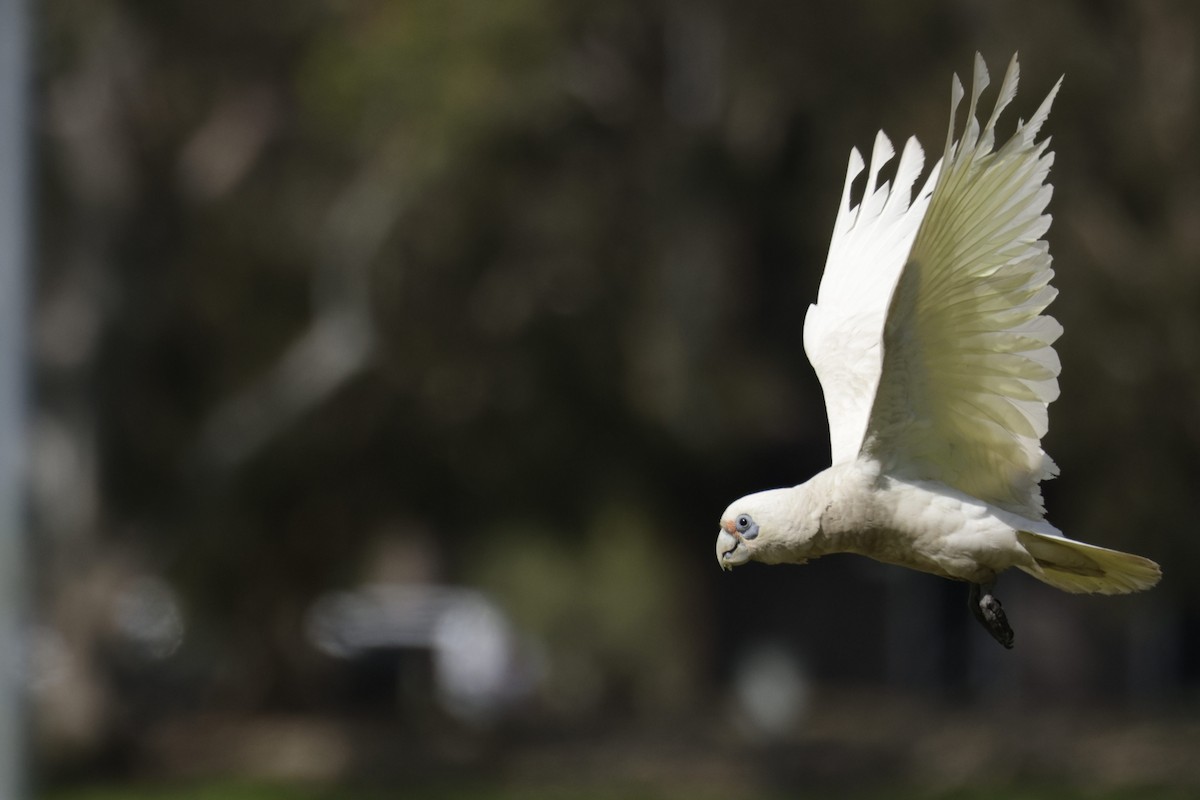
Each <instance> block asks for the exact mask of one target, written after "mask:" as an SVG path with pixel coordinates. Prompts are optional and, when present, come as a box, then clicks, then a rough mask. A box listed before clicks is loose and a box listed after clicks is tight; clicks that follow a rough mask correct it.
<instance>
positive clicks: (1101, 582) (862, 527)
mask: <svg viewBox="0 0 1200 800" xmlns="http://www.w3.org/2000/svg"><path fill="white" fill-rule="evenodd" d="M1018 74H1019V68H1018V66H1017V59H1016V57H1015V56H1014V57H1013V59H1012V62H1011V63H1010V64H1009V67H1008V72H1007V73H1006V74H1005V76H1004V81H1003V83H1002V84H1001V86H1000V92H999V96H998V97H997V98H996V104H995V107H994V108H993V110H992V113H991V115H990V116H989V117H988V118H987V122H986V124H984V125H983V126H982V127H981V126H980V124H979V122H978V121H977V120H976V118H975V114H976V107H977V105H978V103H979V96H980V94H981V93H982V92H983V91H984V89H985V88H986V87H987V85H988V72H987V67H986V66H985V65H984V63H983V59H982V58H981V57H980V56H978V55H976V59H975V75H974V80H973V81H972V87H971V101H970V107H969V110H968V113H967V125H966V131H965V132H964V133H963V136H962V138H961V139H960V140H958V141H955V138H954V130H955V125H954V117H955V112H956V111H957V109H958V105H959V102H960V101H961V100H962V98H963V88H962V84H961V82H960V81H959V80H958V76H957V75H955V76H954V79H953V82H952V86H951V101H950V130H949V133H948V134H947V136H946V146H945V152H944V154H943V156H942V159H941V161H939V162H938V164H937V165H935V166H934V168H933V170H932V173H931V174H930V176H929V178H928V179H927V180H926V181H925V184H924V186H923V187H922V188H921V189H920V190H919V191H918V192H917V193H916V196H913V194H912V190H913V186H914V185H915V182H916V180H917V178H918V176H919V175H920V173H921V171H922V167H923V165H924V154H923V152H922V150H921V147H920V145H919V144H917V141H916V139H913V138H910V139H909V140H908V141H907V142H906V143H905V145H904V152H903V153H901V155H900V162H899V164H898V165H897V166H896V171H895V178H894V180H893V181H892V182H891V183H890V184H889V183H888V182H884V183H883V184H882V185H880V184H879V183H878V182H877V178H878V175H879V171H880V169H881V168H882V167H883V166H884V164H886V163H888V161H890V160H891V158H892V157H893V155H894V154H895V151H894V150H893V149H892V144H891V142H890V141H889V140H888V138H887V136H885V135H884V134H883V133H882V132H880V133H879V134H878V135H877V136H876V138H875V146H874V149H873V151H872V153H871V166H870V169H869V170H868V172H867V181H866V188H865V190H864V191H863V195H862V199H861V201H860V202H859V203H858V205H852V204H851V199H850V193H851V189H850V187H851V184H852V182H853V181H854V179H855V177H856V176H857V175H858V174H859V173H860V172H861V171H862V169H863V166H864V165H863V159H862V156H861V155H860V154H859V152H858V150H852V151H851V152H850V167H849V170H848V173H847V175H846V186H845V188H844V189H843V190H842V200H841V207H840V208H839V210H838V215H837V220H836V222H835V223H834V226H833V240H832V242H831V243H830V246H829V257H828V260H827V261H826V263H825V274H824V276H823V277H822V278H821V286H820V289H819V291H818V294H817V302H816V304H815V305H812V306H810V307H809V309H808V315H807V317H806V318H805V321H804V349H805V351H806V352H807V353H808V358H809V361H811V362H812V365H813V367H814V368H815V369H816V372H817V377H818V378H820V381H821V388H822V389H823V390H824V394H825V407H826V410H827V411H828V413H829V429H830V440H831V444H832V454H833V465H832V466H831V467H829V468H828V469H826V470H825V471H824V472H821V473H819V474H818V475H816V476H815V477H813V478H812V479H811V480H809V481H808V482H806V483H803V484H800V485H799V486H793V487H790V488H784V489H771V490H768V491H764V492H758V493H756V494H751V495H748V496H746V497H743V498H741V499H740V500H737V501H735V502H734V503H732V504H731V505H730V506H729V508H727V509H726V510H725V513H724V515H723V516H722V517H721V529H720V532H719V533H718V535H717V561H718V562H719V563H720V565H721V567H722V568H725V569H730V568H732V567H735V566H737V565H739V564H744V563H746V562H747V561H762V562H765V563H767V564H779V563H797V564H802V563H804V562H805V561H809V560H811V559H814V558H817V557H819V556H823V555H826V554H829V553H858V554H860V555H864V556H869V557H871V558H873V559H876V560H878V561H883V562H886V563H889V564H897V565H900V566H903V567H909V568H911V569H917V570H922V571H924V572H931V573H933V574H934V575H941V576H942V577H945V578H952V579H956V580H961V581H967V582H968V583H969V584H970V585H971V591H970V604H971V610H972V612H973V613H974V614H975V616H976V617H977V618H978V619H979V621H980V622H981V623H982V624H983V625H984V627H986V628H987V630H988V631H989V632H990V633H991V635H992V636H993V637H995V639H996V640H997V641H999V642H1000V643H1001V644H1002V645H1004V646H1005V647H1011V646H1012V640H1013V632H1012V628H1011V627H1010V626H1009V624H1008V620H1007V619H1006V617H1005V615H1004V610H1003V609H1002V608H1001V605H1000V603H999V601H998V600H997V599H996V598H995V597H994V595H993V588H994V584H995V581H996V576H997V575H998V574H999V573H1001V572H1003V571H1004V570H1006V569H1008V568H1010V567H1017V568H1018V569H1021V570H1023V571H1025V572H1027V573H1029V574H1030V575H1032V576H1034V577H1035V578H1037V579H1038V580H1041V581H1044V582H1045V583H1048V584H1050V585H1051V586H1054V587H1057V588H1059V589H1063V590H1065V591H1068V592H1099V593H1101V594H1122V593H1126V592H1135V591H1140V590H1142V589H1148V588H1150V587H1151V586H1154V585H1155V584H1156V583H1157V582H1158V579H1159V577H1160V576H1161V571H1160V570H1159V567H1158V565H1157V564H1155V563H1154V562H1153V561H1150V560H1149V559H1145V558H1142V557H1141V556H1136V555H1131V554H1129V553H1122V552H1118V551H1116V550H1109V549H1106V548H1103V547H1097V546H1095V545H1090V544H1085V543H1083V542H1077V541H1074V540H1072V539H1068V538H1066V537H1065V536H1064V535H1063V534H1062V532H1061V531H1059V530H1058V529H1057V528H1055V527H1054V526H1053V525H1051V524H1050V523H1048V522H1047V521H1046V520H1045V519H1044V516H1045V508H1044V506H1043V504H1042V495H1041V490H1040V488H1039V486H1038V484H1039V483H1040V482H1041V481H1043V480H1045V479H1047V478H1050V477H1053V476H1054V475H1055V474H1057V472H1058V468H1057V467H1056V466H1055V464H1054V462H1053V461H1051V460H1050V457H1049V456H1047V455H1046V453H1045V452H1044V451H1043V450H1042V446H1041V438H1042V436H1044V435H1045V433H1046V428H1047V407H1048V406H1049V404H1050V403H1051V402H1052V401H1053V400H1054V399H1055V398H1056V397H1058V373H1059V360H1058V355H1057V354H1056V353H1055V352H1054V348H1053V343H1054V341H1055V339H1057V338H1058V336H1059V334H1061V333H1062V327H1061V326H1060V325H1059V324H1058V322H1056V321H1055V320H1054V319H1053V318H1051V317H1048V316H1046V315H1044V314H1043V313H1042V311H1043V310H1044V309H1045V308H1046V306H1047V305H1049V303H1050V301H1051V300H1053V299H1054V296H1055V294H1056V290H1055V289H1054V288H1053V287H1051V286H1050V279H1051V277H1053V275H1054V273H1053V271H1052V270H1051V269H1050V253H1049V249H1048V247H1047V244H1046V242H1045V240H1044V239H1042V237H1043V236H1044V235H1045V233H1046V230H1047V229H1048V228H1049V226H1050V216H1049V215H1048V214H1045V213H1043V212H1044V211H1045V208H1046V204H1047V203H1048V202H1049V200H1050V193H1051V186H1050V184H1049V183H1047V182H1046V177H1047V174H1048V173H1049V170H1050V165H1051V164H1052V163H1053V161H1054V156H1053V153H1051V152H1049V151H1047V149H1046V148H1047V145H1048V144H1049V141H1048V140H1046V139H1043V140H1042V141H1040V142H1039V141H1037V134H1038V130H1039V129H1040V128H1041V127H1042V123H1043V122H1045V121H1046V117H1047V115H1048V114H1049V112H1050V104H1051V102H1052V101H1053V99H1054V95H1055V94H1056V93H1057V92H1058V88H1059V85H1061V83H1062V81H1061V79H1060V80H1059V83H1058V84H1055V86H1054V88H1053V89H1051V91H1050V94H1049V95H1048V96H1047V97H1046V99H1045V100H1044V101H1043V102H1042V104H1041V106H1040V107H1039V108H1038V110H1037V111H1036V112H1035V113H1034V115H1033V116H1032V117H1031V118H1030V120H1029V121H1028V122H1020V121H1019V122H1018V124H1017V129H1016V132H1015V133H1013V135H1012V137H1011V138H1009V139H1008V141H1007V142H1004V143H1003V144H1002V145H1000V146H999V147H998V148H997V147H996V138H995V126H996V120H997V118H998V117H999V116H1000V114H1001V112H1003V110H1004V108H1005V107H1006V106H1007V105H1008V104H1009V102H1010V101H1011V100H1012V99H1013V96H1014V95H1015V94H1016V91H1017V78H1018Z"/></svg>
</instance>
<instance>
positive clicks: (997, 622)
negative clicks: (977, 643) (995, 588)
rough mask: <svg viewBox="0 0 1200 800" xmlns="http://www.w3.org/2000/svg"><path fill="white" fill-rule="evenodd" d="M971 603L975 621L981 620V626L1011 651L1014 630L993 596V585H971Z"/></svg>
mask: <svg viewBox="0 0 1200 800" xmlns="http://www.w3.org/2000/svg"><path fill="white" fill-rule="evenodd" d="M969 602H970V605H971V612H972V613H973V614H974V615H975V619H977V620H979V624H980V625H982V626H983V627H985V628H987V632H988V633H990V634H991V635H992V638H993V639H995V640H996V641H997V642H999V643H1000V644H1002V645H1004V646H1005V647H1006V648H1008V649H1009V650H1011V649H1012V646H1013V629H1012V626H1011V625H1009V624H1008V617H1007V616H1005V614H1004V608H1003V607H1002V606H1001V605H1000V601H999V600H998V599H996V597H995V595H993V594H992V586H991V584H988V585H987V586H983V585H981V584H978V583H973V584H971V593H970V597H969Z"/></svg>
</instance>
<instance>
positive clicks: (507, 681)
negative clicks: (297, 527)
mask: <svg viewBox="0 0 1200 800" xmlns="http://www.w3.org/2000/svg"><path fill="white" fill-rule="evenodd" d="M306 629H307V632H308V638H309V640H310V641H311V642H312V643H313V644H314V645H316V647H317V648H318V649H320V650H321V651H323V652H325V653H328V654H329V655H331V656H334V657H337V658H346V659H348V658H354V657H356V656H359V655H362V654H364V653H366V652H368V651H370V650H379V649H403V648H412V649H428V650H429V651H431V654H432V656H433V668H434V680H435V682H436V690H437V695H438V701H439V703H440V704H441V706H442V708H444V709H445V710H446V711H447V712H448V713H450V714H452V715H453V716H455V717H457V718H458V719H460V720H463V721H465V722H470V723H474V724H483V723H487V722H489V721H490V720H492V719H494V718H495V717H496V716H497V715H498V714H499V713H500V712H502V711H503V710H504V709H505V708H507V707H508V706H510V705H511V703H513V702H514V701H515V700H518V699H520V698H521V697H523V696H525V695H527V694H528V693H529V691H530V690H531V689H532V687H533V685H534V684H535V683H536V672H535V671H533V670H531V668H530V667H529V663H530V662H529V660H528V659H524V658H522V657H521V656H522V654H521V652H520V648H519V642H518V639H517V637H516V635H515V633H514V631H513V629H512V625H511V624H510V623H509V621H508V618H507V617H506V616H505V615H504V612H502V611H501V610H500V608H499V607H498V606H497V605H496V604H495V603H493V602H492V601H491V600H490V599H489V598H488V597H487V596H486V595H485V594H483V593H482V592H479V591H477V590H474V589H466V588H458V587H447V586H427V585H413V586H400V585H373V586H367V587H364V588H362V589H358V590H355V591H346V592H336V593H331V594H327V595H324V596H322V597H320V598H318V599H317V601H316V602H315V603H314V604H313V606H312V608H311V609H309V612H308V615H307V621H306Z"/></svg>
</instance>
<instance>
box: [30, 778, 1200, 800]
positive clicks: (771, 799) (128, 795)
mask: <svg viewBox="0 0 1200 800" xmlns="http://www.w3.org/2000/svg"><path fill="white" fill-rule="evenodd" d="M398 789H400V790H401V791H402V796H403V797H405V798H414V799H415V798H420V800H683V799H684V798H688V800H708V798H710V797H711V798H713V800H715V798H717V797H718V796H721V797H725V795H724V794H722V795H718V794H711V795H709V794H704V793H701V794H697V793H696V792H695V791H693V790H686V791H683V790H681V791H679V792H675V791H669V790H667V791H664V790H662V789H649V788H644V787H643V788H607V789H606V788H603V787H591V788H588V789H579V790H577V789H570V788H564V787H542V788H536V789H534V788H528V787H517V786H506V787H500V788H495V787H486V786H478V785H469V784H463V785H442V786H429V787H422V788H420V789H416V790H414V789H412V788H411V787H405V788H403V789H401V787H393V788H392V789H390V790H383V789H355V788H344V787H330V786H325V787H302V786H288V785H276V784H257V783H225V782H218V783H204V784H193V785H188V786H178V785H171V786H164V785H158V786H149V785H136V784H135V785H115V784H114V785H111V786H107V787H103V788H76V789H59V790H55V791H52V792H48V793H46V794H44V795H42V800H384V798H394V797H397V796H400V795H397V793H396V792H397V790H398ZM829 796H833V797H838V798H843V800H1189V799H1190V798H1194V797H1196V791H1195V789H1189V788H1184V787H1172V788H1125V789H1119V790H1107V791H1105V790H1097V789H1083V788H1071V787H1054V786H1033V787H1022V786H1009V787H983V788H977V789H976V788H967V789H954V790H948V791H932V792H931V791H928V790H919V789H902V788H886V789H885V788H877V789H872V790H866V791H862V792H849V793H847V792H843V791H836V790H833V791H829V790H828V787H825V788H822V787H816V788H814V789H812V790H808V791H803V792H795V793H793V792H782V791H780V792H763V793H759V794H739V795H738V796H737V798H736V800H785V798H801V797H829Z"/></svg>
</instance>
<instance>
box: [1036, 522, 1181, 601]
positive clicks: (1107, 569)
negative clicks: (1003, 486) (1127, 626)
mask: <svg viewBox="0 0 1200 800" xmlns="http://www.w3.org/2000/svg"><path fill="white" fill-rule="evenodd" d="M1017 539H1018V540H1019V541H1020V542H1021V544H1022V545H1023V546H1024V547H1025V550H1026V551H1027V552H1028V553H1029V555H1031V556H1033V561H1034V566H1032V567H1021V569H1023V570H1025V571H1026V572H1028V573H1029V574H1030V575H1032V576H1033V577H1035V578H1037V579H1038V580H1040V581H1042V582H1044V583H1048V584H1050V585H1051V586H1053V587H1055V588H1056V589H1062V590H1063V591H1065V592H1076V593H1089V594H1091V593H1097V594H1128V593H1130V592H1140V591H1143V590H1145V589H1149V588H1150V587H1152V586H1154V585H1155V584H1156V583H1158V581H1159V578H1161V577H1162V569H1160V568H1159V566H1158V564H1155V563H1154V562H1153V561H1151V560H1150V559H1148V558H1142V557H1141V556H1135V555H1133V554H1132V553H1122V552H1121V551H1119V550H1109V549H1108V548H1105V547H1097V546H1096V545H1093V544H1086V543H1084V542H1077V541H1075V540H1073V539H1067V538H1063V537H1059V536H1048V535H1046V534H1042V533H1033V532H1031V531H1018V532H1017Z"/></svg>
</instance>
